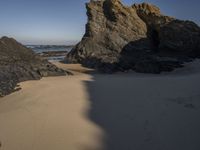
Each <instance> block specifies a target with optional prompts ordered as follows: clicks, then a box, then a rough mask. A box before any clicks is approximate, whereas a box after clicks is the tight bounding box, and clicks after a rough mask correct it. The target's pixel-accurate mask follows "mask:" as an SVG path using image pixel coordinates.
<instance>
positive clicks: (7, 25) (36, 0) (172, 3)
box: [0, 0, 200, 44]
mask: <svg viewBox="0 0 200 150" xmlns="http://www.w3.org/2000/svg"><path fill="white" fill-rule="evenodd" d="M88 1H89V0H0V36H9V37H14V38H16V39H17V40H18V41H20V42H22V43H23V44H69V43H74V42H77V41H79V40H80V39H81V37H82V35H83V34H84V30H85V23H86V21H87V18H86V10H85V2H88ZM122 2H123V3H124V4H126V5H130V4H133V3H141V2H144V1H142V0H122ZM145 2H149V3H153V4H155V5H157V6H159V7H160V8H161V10H162V12H163V13H164V14H167V15H170V16H174V17H176V18H179V19H184V20H185V19H189V20H193V21H195V22H196V23H198V24H200V0H145Z"/></svg>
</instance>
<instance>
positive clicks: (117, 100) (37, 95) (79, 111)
mask: <svg viewBox="0 0 200 150" xmlns="http://www.w3.org/2000/svg"><path fill="white" fill-rule="evenodd" d="M56 65H57V66H59V67H61V68H63V69H70V70H72V72H73V73H74V76H64V77H48V78H43V79H42V80H40V81H27V82H23V83H20V87H21V88H22V90H20V91H18V92H15V93H13V94H11V95H8V96H6V97H4V98H0V143H1V147H0V150H147V149H148V150H189V149H190V150H199V149H200V84H199V83H200V61H195V62H194V63H190V64H188V65H187V66H186V67H185V68H181V69H177V70H176V71H174V72H172V73H163V74H161V75H145V74H139V73H134V72H132V73H126V74H125V73H117V74H113V75H106V74H91V73H90V74H89V73H88V72H90V71H91V70H90V69H87V68H84V67H81V65H78V64H76V65H66V64H59V63H56Z"/></svg>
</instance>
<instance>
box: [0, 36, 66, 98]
mask: <svg viewBox="0 0 200 150" xmlns="http://www.w3.org/2000/svg"><path fill="white" fill-rule="evenodd" d="M66 74H67V72H66V71H64V70H62V69H59V68H57V67H56V66H55V65H53V64H51V63H49V62H48V61H47V60H45V59H43V58H41V57H40V56H38V55H36V54H35V53H34V52H33V51H32V50H31V49H28V48H26V47H25V46H23V45H22V44H20V43H18V42H17V41H16V40H14V39H12V38H8V37H3V38H1V39H0V96H3V95H6V94H9V93H10V92H12V91H13V90H14V89H15V87H16V85H17V83H18V82H21V81H26V80H36V79H40V78H41V77H47V76H60V75H66Z"/></svg>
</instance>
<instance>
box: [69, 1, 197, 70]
mask: <svg viewBox="0 0 200 150" xmlns="http://www.w3.org/2000/svg"><path fill="white" fill-rule="evenodd" d="M86 8H87V16H88V23H87V25H86V33H85V35H84V37H83V38H82V41H81V42H80V43H79V44H77V45H76V46H75V48H74V49H73V50H72V51H71V52H70V53H69V54H68V55H67V57H66V61H67V62H78V63H82V64H83V65H85V66H88V67H94V68H98V69H100V70H102V71H104V72H113V71H119V70H120V71H125V70H130V69H132V70H135V71H138V72H147V73H160V72H162V71H171V70H173V69H174V68H176V67H180V66H182V63H183V62H184V61H186V60H189V58H196V57H199V56H200V28H199V27H198V26H197V25H196V24H195V23H193V22H190V21H180V20H177V19H175V18H172V17H169V16H165V15H163V14H162V13H161V12H160V9H159V8H158V7H156V6H154V5H151V4H146V3H143V4H134V5H132V6H130V7H127V6H123V4H122V3H121V2H120V0H101V1H94V0H91V1H90V2H89V3H87V4H86Z"/></svg>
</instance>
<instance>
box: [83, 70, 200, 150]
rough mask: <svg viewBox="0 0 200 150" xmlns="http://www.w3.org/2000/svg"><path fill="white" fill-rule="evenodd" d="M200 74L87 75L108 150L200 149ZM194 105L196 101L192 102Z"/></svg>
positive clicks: (94, 113)
mask: <svg viewBox="0 0 200 150" xmlns="http://www.w3.org/2000/svg"><path fill="white" fill-rule="evenodd" d="M198 81H200V77H199V75H191V76H189V77H188V76H167V75H166V76H160V75H157V76H154V75H147V76H146V75H144V76H141V75H140V76H137V75H130V74H124V75H120V74H115V75H100V74H93V81H85V86H86V88H87V90H88V93H89V98H90V103H91V110H90V111H89V114H88V115H89V118H90V120H91V121H92V122H94V123H95V124H96V125H98V126H100V127H101V128H102V129H103V131H104V132H105V137H104V141H103V143H104V146H105V150H188V149H191V150H199V149H200V119H199V118H200V102H199V100H200V94H199V89H200V84H199V82H198ZM187 106H194V107H187Z"/></svg>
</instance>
